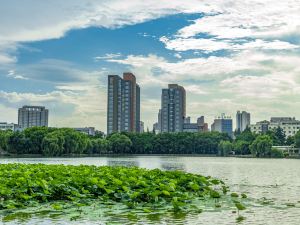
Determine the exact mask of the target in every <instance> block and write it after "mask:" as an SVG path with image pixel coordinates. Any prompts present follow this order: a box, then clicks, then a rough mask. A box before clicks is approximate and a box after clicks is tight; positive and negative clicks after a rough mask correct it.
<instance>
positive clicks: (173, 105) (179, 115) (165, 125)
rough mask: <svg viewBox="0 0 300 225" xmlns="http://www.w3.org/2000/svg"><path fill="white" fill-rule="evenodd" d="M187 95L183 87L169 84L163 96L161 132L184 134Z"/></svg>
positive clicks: (163, 91)
mask: <svg viewBox="0 0 300 225" xmlns="http://www.w3.org/2000/svg"><path fill="white" fill-rule="evenodd" d="M185 107H186V93H185V90H184V88H183V87H181V86H179V85H177V84H169V86H168V89H163V90H162V95H161V131H162V132H182V131H183V123H184V118H185V116H186V109H185Z"/></svg>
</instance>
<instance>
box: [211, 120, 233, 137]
mask: <svg viewBox="0 0 300 225" xmlns="http://www.w3.org/2000/svg"><path fill="white" fill-rule="evenodd" d="M211 131H218V132H220V133H227V134H228V135H229V136H230V137H232V119H231V118H228V117H225V116H223V115H222V116H221V117H219V118H217V119H215V120H214V122H213V124H212V125H211Z"/></svg>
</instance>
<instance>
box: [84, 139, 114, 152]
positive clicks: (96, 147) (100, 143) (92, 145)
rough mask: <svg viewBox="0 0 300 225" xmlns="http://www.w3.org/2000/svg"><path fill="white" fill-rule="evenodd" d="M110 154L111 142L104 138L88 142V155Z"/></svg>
mask: <svg viewBox="0 0 300 225" xmlns="http://www.w3.org/2000/svg"><path fill="white" fill-rule="evenodd" d="M108 152H109V141H108V140H106V139H103V138H97V139H91V140H90V141H89V142H88V147H87V153H88V154H107V153H108Z"/></svg>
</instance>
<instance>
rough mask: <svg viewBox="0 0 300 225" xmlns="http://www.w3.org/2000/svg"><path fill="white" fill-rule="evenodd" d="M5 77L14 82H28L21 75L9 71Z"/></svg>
mask: <svg viewBox="0 0 300 225" xmlns="http://www.w3.org/2000/svg"><path fill="white" fill-rule="evenodd" d="M7 77H10V78H13V79H16V80H28V78H27V77H24V76H23V75H20V74H16V72H15V71H14V70H9V71H8V74H7Z"/></svg>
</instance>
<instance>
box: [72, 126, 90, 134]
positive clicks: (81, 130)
mask: <svg viewBox="0 0 300 225" xmlns="http://www.w3.org/2000/svg"><path fill="white" fill-rule="evenodd" d="M74 130H76V131H78V132H81V133H84V134H87V135H90V136H95V127H82V128H74Z"/></svg>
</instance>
